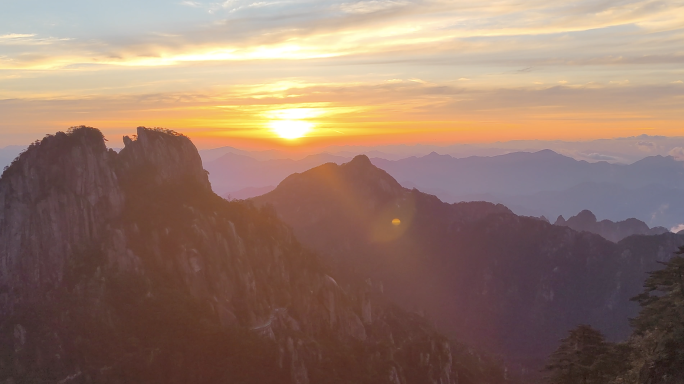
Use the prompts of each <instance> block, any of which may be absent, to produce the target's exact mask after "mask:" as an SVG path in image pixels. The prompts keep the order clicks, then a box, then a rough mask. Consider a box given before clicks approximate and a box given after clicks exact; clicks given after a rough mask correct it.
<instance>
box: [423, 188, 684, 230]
mask: <svg viewBox="0 0 684 384" xmlns="http://www.w3.org/2000/svg"><path fill="white" fill-rule="evenodd" d="M430 192H431V191H430ZM435 194H437V195H438V196H442V197H444V194H440V191H437V193H435ZM446 197H447V200H449V199H454V200H458V199H455V198H453V197H449V196H446ZM461 199H464V200H485V201H491V202H496V203H501V204H504V205H506V206H507V207H509V208H511V210H513V211H514V212H515V213H518V214H521V215H527V216H541V215H544V216H546V217H557V216H558V215H563V216H565V217H569V216H571V215H574V214H575V213H577V212H580V211H582V210H584V209H588V210H591V211H592V212H594V213H596V214H597V215H598V216H600V217H606V218H610V219H611V220H614V221H616V220H617V221H619V220H624V219H626V218H629V217H633V218H637V219H639V220H641V221H644V222H645V223H648V224H649V225H660V226H665V227H667V228H671V227H674V226H676V225H678V224H681V223H682V222H683V221H684V220H683V219H682V218H684V189H679V188H670V187H665V186H662V185H654V184H651V185H647V186H645V187H640V188H634V189H631V188H625V187H623V186H621V185H619V184H615V183H593V182H591V183H582V184H579V185H576V186H574V187H572V188H568V189H565V190H562V191H547V192H538V193H534V194H531V195H522V196H507V195H502V194H493V193H492V194H472V195H464V196H461Z"/></svg>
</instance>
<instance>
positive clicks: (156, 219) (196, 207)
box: [0, 127, 508, 384]
mask: <svg viewBox="0 0 684 384" xmlns="http://www.w3.org/2000/svg"><path fill="white" fill-rule="evenodd" d="M124 142H125V147H124V148H123V149H122V150H121V151H120V153H118V154H117V153H116V152H115V151H112V150H107V148H106V146H105V145H104V138H103V136H102V134H101V133H100V132H99V131H98V130H96V129H93V128H88V127H79V128H76V129H73V130H70V131H69V132H67V133H64V132H60V133H57V134H55V135H51V136H48V137H46V138H44V139H43V140H41V141H39V142H36V143H35V144H34V145H33V146H31V147H30V148H29V149H28V150H27V151H26V152H25V153H23V154H22V155H21V156H20V157H19V158H18V159H17V161H15V162H14V163H13V164H12V165H11V166H10V167H9V168H8V169H7V170H6V171H5V172H4V173H3V176H2V178H0V201H1V202H2V203H3V207H4V209H3V210H2V215H0V381H3V382H5V383H12V382H45V381H47V382H73V383H90V382H98V383H121V382H148V383H179V384H180V383H215V382H243V383H292V384H307V383H312V382H315V383H336V382H339V381H340V380H341V381H347V382H359V383H364V382H365V383H369V384H370V383H386V384H409V383H435V384H437V383H440V384H451V383H456V382H457V381H458V382H459V383H463V382H465V383H473V384H474V383H477V382H490V383H503V382H507V381H508V380H506V379H505V378H504V375H503V371H502V370H501V369H500V368H498V366H497V365H496V364H495V363H493V362H492V363H491V364H490V361H489V360H486V359H484V360H483V359H482V357H481V356H479V355H477V354H475V353H473V352H472V351H469V350H468V349H467V348H465V347H463V346H460V345H458V344H456V343H451V342H449V341H448V340H447V339H446V338H445V337H443V336H441V335H440V334H438V333H437V332H436V331H434V329H433V328H432V327H431V326H430V325H429V324H428V323H427V322H426V321H425V320H424V319H422V318H420V317H419V316H416V315H413V314H410V313H407V312H405V311H402V310H400V309H398V308H396V307H395V306H394V305H392V304H391V303H389V302H387V300H385V299H384V298H383V295H382V294H381V288H379V287H378V285H377V284H376V283H373V282H372V281H368V282H366V283H365V284H363V285H354V286H347V285H345V286H342V285H340V284H338V283H337V281H336V279H335V278H334V277H332V275H331V274H332V272H330V271H329V270H328V269H327V267H325V266H324V265H323V264H322V263H321V260H320V259H319V257H318V256H317V255H316V254H314V253H312V252H311V251H309V250H308V249H306V248H305V247H303V246H302V245H301V244H300V243H299V242H298V241H297V240H296V238H295V237H294V236H293V234H292V232H291V230H290V229H289V228H288V227H287V225H285V224H284V223H282V222H281V221H279V220H278V219H277V218H276V217H275V215H274V214H273V212H272V211H269V210H268V209H258V208H255V207H254V206H251V205H250V204H248V203H244V202H228V201H225V200H224V199H222V198H220V197H219V196H217V195H215V194H214V193H213V192H212V191H211V189H210V185H209V182H208V178H207V174H206V172H205V171H204V170H203V169H202V163H201V159H200V157H199V155H198V153H197V150H196V148H195V147H194V145H193V144H192V142H191V141H190V140H189V139H188V138H187V137H185V136H183V135H178V134H175V133H174V132H172V131H166V130H158V129H156V130H155V129H147V128H144V127H140V128H138V130H137V136H136V137H133V138H130V137H129V138H125V139H124ZM487 364H490V365H487Z"/></svg>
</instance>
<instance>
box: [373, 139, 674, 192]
mask: <svg viewBox="0 0 684 384" xmlns="http://www.w3.org/2000/svg"><path fill="white" fill-rule="evenodd" d="M373 164H375V165H377V166H378V167H380V168H382V169H384V170H386V171H387V172H388V173H389V174H391V175H392V176H393V177H394V178H395V179H397V180H402V181H411V182H413V183H415V184H416V185H419V186H421V187H423V188H432V189H441V190H444V191H445V192H447V193H449V194H451V195H452V196H454V197H458V196H459V195H466V194H475V193H493V194H506V195H520V194H532V193H536V192H540V191H559V190H564V189H568V188H571V187H574V186H576V185H578V184H580V183H586V182H595V183H598V182H601V183H605V182H611V183H617V184H619V185H622V186H624V187H627V188H638V187H644V186H648V185H651V184H659V185H663V186H666V187H670V188H684V162H681V161H676V160H675V159H674V158H672V157H663V156H653V157H647V158H645V159H643V160H640V161H637V162H635V163H633V164H630V165H621V164H609V163H607V162H597V163H588V162H586V161H577V160H574V159H572V158H570V157H567V156H563V155H559V154H557V153H555V152H553V151H551V150H544V151H539V152H534V153H528V152H517V153H510V154H506V155H501V156H493V157H468V158H463V159H457V158H453V157H451V156H448V155H438V154H436V153H432V154H430V155H427V156H423V157H410V158H406V159H403V160H396V161H390V160H384V159H373Z"/></svg>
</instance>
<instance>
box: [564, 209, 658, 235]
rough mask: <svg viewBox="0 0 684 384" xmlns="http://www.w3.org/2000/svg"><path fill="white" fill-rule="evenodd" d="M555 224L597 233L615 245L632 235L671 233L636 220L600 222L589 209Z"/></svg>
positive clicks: (579, 230) (605, 220)
mask: <svg viewBox="0 0 684 384" xmlns="http://www.w3.org/2000/svg"><path fill="white" fill-rule="evenodd" d="M554 224H555V225H562V226H565V227H570V228H572V229H574V230H575V231H578V232H581V231H587V232H591V233H596V234H597V235H601V237H603V238H604V239H607V240H610V241H612V242H615V243H617V242H618V241H620V240H622V239H624V238H626V237H629V236H632V235H662V234H664V233H668V232H670V231H669V230H668V229H667V228H665V227H653V228H649V227H648V225H647V224H646V223H644V222H643V221H641V220H637V219H634V218H631V219H627V220H622V221H618V222H614V221H611V220H607V219H604V220H601V221H598V219H597V218H596V215H594V213H593V212H591V211H590V210H588V209H585V210H583V211H582V212H580V213H578V214H577V215H575V216H572V217H570V218H569V219H568V220H565V218H564V217H563V216H562V215H561V216H558V219H556V222H555V223H554Z"/></svg>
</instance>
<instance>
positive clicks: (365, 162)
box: [347, 155, 373, 167]
mask: <svg viewBox="0 0 684 384" xmlns="http://www.w3.org/2000/svg"><path fill="white" fill-rule="evenodd" d="M347 164H349V165H350V166H352V167H372V166H373V163H371V161H370V159H369V158H368V156H366V155H356V156H354V158H353V159H352V160H351V161H350V162H349V163H347Z"/></svg>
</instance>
